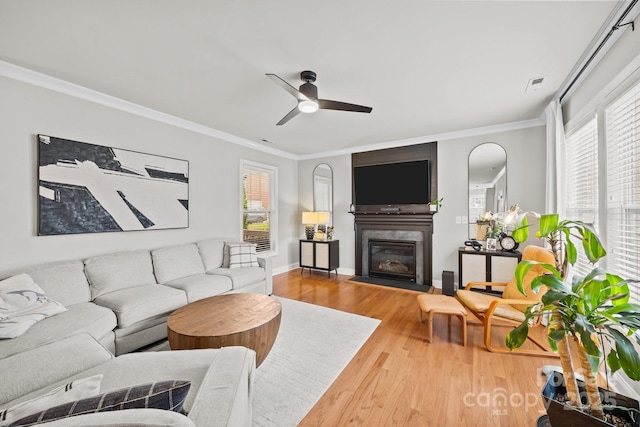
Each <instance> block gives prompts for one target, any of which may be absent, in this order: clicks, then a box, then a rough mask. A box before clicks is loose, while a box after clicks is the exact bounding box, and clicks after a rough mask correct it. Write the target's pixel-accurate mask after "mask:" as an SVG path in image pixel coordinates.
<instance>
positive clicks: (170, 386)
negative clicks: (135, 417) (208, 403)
mask: <svg viewBox="0 0 640 427" xmlns="http://www.w3.org/2000/svg"><path fill="white" fill-rule="evenodd" d="M190 387H191V382H189V381H180V380H169V381H160V382H154V383H149V384H141V385H135V386H131V387H126V388H122V389H119V390H115V391H111V392H109V393H104V394H101V395H97V396H93V397H88V398H85V399H81V400H77V401H74V402H68V403H65V404H62V405H58V406H55V407H52V408H47V409H45V410H43V411H40V412H37V413H34V414H31V415H29V416H26V417H24V418H22V419H20V420H18V421H16V422H15V423H13V424H11V426H24V427H29V426H32V425H36V424H40V423H42V422H46V421H55V420H60V419H64V418H69V417H73V416H78V415H84V414H90V413H95V412H106V411H115V410H124V409H133V408H155V409H164V410H170V411H174V412H180V411H181V410H182V405H183V404H184V401H185V399H186V396H187V393H188V392H189V388H190Z"/></svg>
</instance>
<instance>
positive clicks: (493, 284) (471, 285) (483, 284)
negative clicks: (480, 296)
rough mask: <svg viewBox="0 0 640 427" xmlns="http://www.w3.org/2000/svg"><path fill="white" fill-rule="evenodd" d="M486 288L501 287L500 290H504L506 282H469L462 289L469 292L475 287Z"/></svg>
mask: <svg viewBox="0 0 640 427" xmlns="http://www.w3.org/2000/svg"><path fill="white" fill-rule="evenodd" d="M487 286H491V287H492V288H493V287H501V288H505V287H507V282H469V283H467V286H465V287H464V289H465V290H467V291H468V290H471V288H475V287H478V288H480V287H482V288H485V289H486V288H487Z"/></svg>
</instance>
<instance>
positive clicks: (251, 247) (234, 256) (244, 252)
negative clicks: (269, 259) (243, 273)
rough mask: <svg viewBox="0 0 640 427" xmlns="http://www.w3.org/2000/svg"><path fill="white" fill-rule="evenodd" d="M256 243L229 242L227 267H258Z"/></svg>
mask: <svg viewBox="0 0 640 427" xmlns="http://www.w3.org/2000/svg"><path fill="white" fill-rule="evenodd" d="M259 266H260V265H259V264H258V257H257V256H256V245H255V244H253V243H231V244H229V268H242V267H259Z"/></svg>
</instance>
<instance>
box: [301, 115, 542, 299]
mask: <svg viewBox="0 0 640 427" xmlns="http://www.w3.org/2000/svg"><path fill="white" fill-rule="evenodd" d="M545 137H546V136H545V128H544V126H539V127H535V128H529V129H522V130H514V131H508V132H500V133H495V134H490V135H482V136H476V137H467V138H460V139H453V140H447V141H440V142H438V197H444V204H443V207H442V208H441V209H440V211H439V212H438V213H437V214H435V216H434V234H433V280H434V284H435V285H436V286H440V282H441V279H442V271H443V270H451V271H453V272H454V273H455V277H456V281H457V276H458V248H459V247H460V246H463V245H464V241H465V240H467V239H468V230H467V225H466V224H464V223H461V224H456V216H461V217H462V216H467V215H468V209H467V206H468V203H467V200H468V199H467V197H468V196H467V194H468V191H467V186H468V184H467V160H468V157H469V153H470V152H471V150H473V148H474V147H476V146H477V145H480V144H482V143H484V142H495V143H497V144H499V145H501V146H502V147H504V149H505V150H506V152H507V194H508V199H507V200H508V203H509V204H514V203H517V204H518V205H520V207H521V208H522V209H524V210H528V211H536V212H544V200H545V156H546V154H545V153H546V143H545ZM319 163H327V164H329V165H330V166H331V167H332V169H333V174H334V186H333V194H334V218H335V225H336V237H335V239H340V270H339V271H340V273H343V274H353V272H354V269H355V260H354V255H355V248H354V245H355V235H354V230H353V215H351V214H349V213H348V210H349V204H350V203H351V155H341V156H334V157H324V158H318V159H313V160H304V161H300V162H299V164H298V175H299V178H300V182H299V186H298V190H299V193H298V197H299V214H298V215H299V216H300V214H301V212H302V211H305V210H311V209H312V208H313V191H312V174H313V169H314V168H315V166H316V165H317V164H319ZM299 222H300V221H298V223H299ZM303 234H304V227H303V226H302V225H299V226H298V235H299V237H302V236H303ZM528 243H535V241H531V242H528Z"/></svg>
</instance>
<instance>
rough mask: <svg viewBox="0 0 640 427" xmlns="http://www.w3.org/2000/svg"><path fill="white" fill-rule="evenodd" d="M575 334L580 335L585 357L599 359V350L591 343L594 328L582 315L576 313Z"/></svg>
mask: <svg viewBox="0 0 640 427" xmlns="http://www.w3.org/2000/svg"><path fill="white" fill-rule="evenodd" d="M575 328H576V332H577V333H578V334H579V335H580V342H581V343H582V346H583V347H584V351H586V352H587V355H589V356H594V357H600V356H601V355H602V354H601V353H600V348H598V344H597V343H596V342H594V341H593V336H594V335H595V332H596V331H595V328H594V327H593V325H592V324H591V322H589V319H587V318H586V317H585V316H584V315H582V314H580V313H578V315H577V316H576V321H575Z"/></svg>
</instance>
